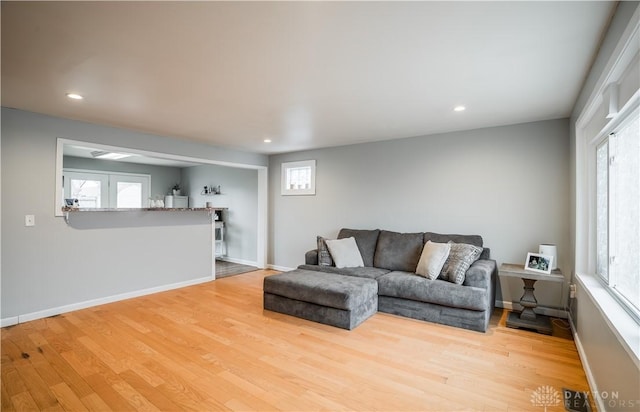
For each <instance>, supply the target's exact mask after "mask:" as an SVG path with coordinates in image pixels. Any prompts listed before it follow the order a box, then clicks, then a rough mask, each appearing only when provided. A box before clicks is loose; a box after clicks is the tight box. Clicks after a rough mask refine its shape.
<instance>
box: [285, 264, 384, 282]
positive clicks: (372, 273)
mask: <svg viewBox="0 0 640 412" xmlns="http://www.w3.org/2000/svg"><path fill="white" fill-rule="evenodd" d="M298 269H303V270H313V271H317V272H324V273H335V274H338V275H344V276H354V277H357V278H367V279H377V278H379V277H380V276H382V275H386V274H387V273H389V272H391V271H390V270H388V269H380V268H374V267H358V268H337V267H335V266H319V265H300V266H298Z"/></svg>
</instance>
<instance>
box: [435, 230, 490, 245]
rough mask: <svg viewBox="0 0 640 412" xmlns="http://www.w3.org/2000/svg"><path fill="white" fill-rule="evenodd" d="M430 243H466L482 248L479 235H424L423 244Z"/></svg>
mask: <svg viewBox="0 0 640 412" xmlns="http://www.w3.org/2000/svg"><path fill="white" fill-rule="evenodd" d="M428 241H432V242H434V243H449V241H451V242H453V243H466V244H467V245H473V246H478V247H482V246H483V245H482V236H480V235H449V234H442V233H434V232H425V233H424V243H427V242H428Z"/></svg>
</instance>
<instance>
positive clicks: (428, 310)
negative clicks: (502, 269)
mask: <svg viewBox="0 0 640 412" xmlns="http://www.w3.org/2000/svg"><path fill="white" fill-rule="evenodd" d="M349 237H353V238H355V241H356V244H357V247H358V250H359V251H360V254H361V256H362V261H363V263H364V267H347V268H338V267H335V266H328V265H319V264H318V263H319V262H318V251H317V250H311V251H309V252H307V253H306V255H305V264H304V265H300V266H299V267H298V269H296V270H294V271H291V272H286V273H282V274H278V275H273V276H268V277H266V278H265V280H264V308H265V309H267V310H273V311H277V312H281V313H286V314H290V315H293V316H297V317H301V318H304V319H309V320H313V321H316V322H321V323H326V324H329V325H333V326H338V327H341V328H345V329H352V328H354V327H356V326H357V325H359V324H360V323H362V322H363V321H364V320H366V319H367V318H368V317H369V316H371V315H372V314H373V313H374V312H375V310H376V309H377V310H378V311H380V312H386V313H392V314H395V315H400V316H406V317H410V318H414V319H420V320H425V321H430V322H436V323H441V324H445V325H450V326H456V327H460V328H465V329H470V330H475V331H481V332H485V331H486V330H487V327H488V325H489V319H490V317H491V313H492V312H493V308H494V302H495V287H496V276H497V266H496V262H495V260H492V259H490V250H489V249H487V248H483V249H482V253H481V255H480V257H479V258H478V260H476V261H475V262H474V263H473V264H472V265H471V266H470V267H469V269H468V270H467V271H466V273H465V277H464V282H463V283H462V284H456V283H452V282H449V281H447V280H442V279H435V280H430V279H427V278H425V277H422V276H418V275H416V273H415V271H416V266H417V265H418V261H419V259H420V256H421V253H422V249H423V246H424V244H425V243H427V241H429V240H430V241H432V242H436V243H447V242H449V241H452V242H454V243H464V244H470V245H475V246H478V247H481V248H482V247H483V241H482V237H481V236H477V235H470V236H469V235H444V234H437V233H432V232H425V233H423V232H420V233H397V232H391V231H386V230H377V229H376V230H355V229H342V230H340V232H339V234H338V239H345V238H349Z"/></svg>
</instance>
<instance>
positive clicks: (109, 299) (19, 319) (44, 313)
mask: <svg viewBox="0 0 640 412" xmlns="http://www.w3.org/2000/svg"><path fill="white" fill-rule="evenodd" d="M211 280H213V279H212V278H211V276H207V277H203V278H198V279H193V280H187V281H184V282H178V283H171V284H168V285H162V286H155V287H152V288H148V289H141V290H136V291H133V292H126V293H121V294H119V295H112V296H106V297H103V298H97V299H92V300H86V301H84V302H78V303H72V304H69V305H64V306H58V307H55V308H49V309H45V310H40V311H37V312H31V313H25V314H24V315H18V316H14V317H10V318H4V319H2V320H0V323H1V325H2V327H5V326H10V325H15V324H17V323H24V322H29V321H32V320H36V319H42V318H48V317H50V316H55V315H60V314H62V313H67V312H73V311H76V310H80V309H86V308H90V307H93V306H99V305H104V304H107V303H113V302H118V301H121V300H126V299H131V298H137V297H140V296H145V295H151V294H153V293H158V292H166V291H168V290H172V289H179V288H184V287H187V286H193V285H197V284H200V283H205V282H210V281H211ZM12 322H13V323H12Z"/></svg>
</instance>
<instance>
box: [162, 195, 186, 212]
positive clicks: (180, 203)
mask: <svg viewBox="0 0 640 412" xmlns="http://www.w3.org/2000/svg"><path fill="white" fill-rule="evenodd" d="M164 207H168V208H175V209H186V208H188V207H189V196H172V195H167V196H165V197H164Z"/></svg>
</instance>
